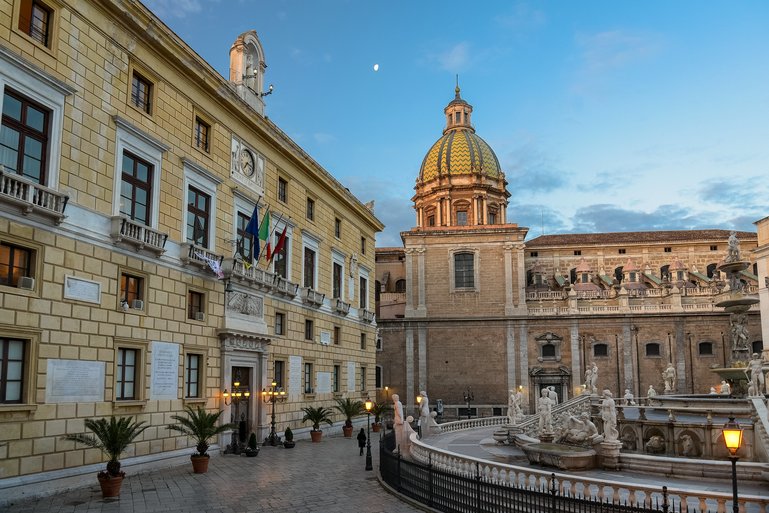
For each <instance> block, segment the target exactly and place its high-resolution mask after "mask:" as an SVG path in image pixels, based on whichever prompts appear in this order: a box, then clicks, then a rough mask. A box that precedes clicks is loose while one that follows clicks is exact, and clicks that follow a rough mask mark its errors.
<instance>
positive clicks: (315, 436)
mask: <svg viewBox="0 0 769 513" xmlns="http://www.w3.org/2000/svg"><path fill="white" fill-rule="evenodd" d="M322 436H323V431H310V438H311V439H312V441H313V442H314V443H318V442H320V437H322Z"/></svg>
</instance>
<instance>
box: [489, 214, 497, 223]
mask: <svg viewBox="0 0 769 513" xmlns="http://www.w3.org/2000/svg"><path fill="white" fill-rule="evenodd" d="M489 224H497V214H496V213H495V212H489Z"/></svg>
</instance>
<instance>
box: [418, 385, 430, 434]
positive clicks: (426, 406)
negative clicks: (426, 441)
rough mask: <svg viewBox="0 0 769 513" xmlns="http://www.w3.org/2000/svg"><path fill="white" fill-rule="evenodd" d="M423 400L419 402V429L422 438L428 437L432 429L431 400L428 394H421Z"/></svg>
mask: <svg viewBox="0 0 769 513" xmlns="http://www.w3.org/2000/svg"><path fill="white" fill-rule="evenodd" d="M419 395H420V396H421V397H422V400H421V401H419V427H420V432H421V434H422V436H426V435H428V429H429V427H430V400H429V399H428V398H427V392H425V391H424V390H422V391H421V392H419Z"/></svg>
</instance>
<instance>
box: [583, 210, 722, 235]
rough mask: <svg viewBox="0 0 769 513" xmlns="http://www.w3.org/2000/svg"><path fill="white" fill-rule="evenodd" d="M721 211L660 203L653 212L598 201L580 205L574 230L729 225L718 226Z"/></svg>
mask: <svg viewBox="0 0 769 513" xmlns="http://www.w3.org/2000/svg"><path fill="white" fill-rule="evenodd" d="M719 215H720V214H719V213H717V212H709V213H706V212H701V211H696V210H695V209H693V208H691V207H686V206H682V205H660V206H659V207H657V208H656V209H654V210H652V211H651V212H645V211H642V210H631V209H627V208H624V207H621V206H619V205H613V204H595V205H589V206H586V207H581V208H578V209H577V211H576V212H575V213H574V216H573V217H572V219H571V222H572V229H571V230H569V231H571V232H576V233H596V232H598V233H603V232H637V231H645V232H648V231H655V230H696V229H705V228H726V227H728V226H726V225H725V224H726V223H721V224H718V223H716V224H715V225H714V224H713V223H712V222H711V220H713V219H720V217H719Z"/></svg>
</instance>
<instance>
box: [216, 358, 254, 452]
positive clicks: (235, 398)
mask: <svg viewBox="0 0 769 513" xmlns="http://www.w3.org/2000/svg"><path fill="white" fill-rule="evenodd" d="M250 397H251V390H249V388H248V385H241V382H240V373H239V372H236V373H235V380H234V381H233V382H232V392H230V391H229V390H227V389H226V388H225V389H224V392H222V398H223V399H224V404H225V406H229V405H231V404H233V403H234V404H235V407H234V408H233V411H232V413H231V414H230V422H237V423H238V429H237V431H233V432H232V443H231V444H230V446H229V447H228V448H227V449H226V450H225V452H227V451H229V452H232V453H234V454H240V452H241V450H242V447H243V446H244V445H245V443H246V435H247V433H246V431H247V430H248V426H247V422H246V414H245V412H241V411H240V410H241V407H240V404H241V403H243V402H245V403H248V401H249V399H250ZM247 410H248V408H246V411H247Z"/></svg>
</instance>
